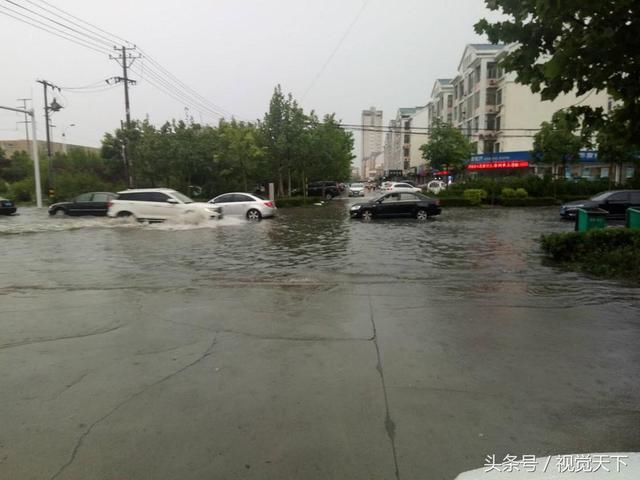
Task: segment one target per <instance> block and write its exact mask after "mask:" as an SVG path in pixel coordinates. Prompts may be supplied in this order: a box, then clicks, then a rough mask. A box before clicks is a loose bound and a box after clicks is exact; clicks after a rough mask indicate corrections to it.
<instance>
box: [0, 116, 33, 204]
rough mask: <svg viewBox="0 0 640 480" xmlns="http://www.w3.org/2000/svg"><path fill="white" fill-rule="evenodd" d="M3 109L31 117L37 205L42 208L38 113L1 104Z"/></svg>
mask: <svg viewBox="0 0 640 480" xmlns="http://www.w3.org/2000/svg"><path fill="white" fill-rule="evenodd" d="M0 109H2V110H10V111H12V112H18V113H24V114H26V115H29V116H30V117H31V131H32V133H33V138H32V140H31V157H32V159H33V175H34V180H35V184H36V205H37V206H38V208H42V188H41V186H40V161H39V158H38V139H37V137H36V114H35V112H34V111H33V109H31V110H22V109H20V108H11V107H3V106H0Z"/></svg>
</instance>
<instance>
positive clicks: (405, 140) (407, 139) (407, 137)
mask: <svg viewBox="0 0 640 480" xmlns="http://www.w3.org/2000/svg"><path fill="white" fill-rule="evenodd" d="M410 142H411V135H409V134H405V136H404V143H410Z"/></svg>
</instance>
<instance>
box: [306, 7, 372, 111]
mask: <svg viewBox="0 0 640 480" xmlns="http://www.w3.org/2000/svg"><path fill="white" fill-rule="evenodd" d="M369 2H370V0H365V2H364V3H363V4H362V7H360V10H359V11H358V13H357V15H356V16H355V18H354V19H353V21H352V22H351V23H350V24H349V26H348V27H347V29H346V30H345V32H344V34H343V35H342V37H340V40H339V41H338V44H337V45H336V46H335V48H334V49H333V51H332V52H331V55H329V58H327V60H326V61H325V62H324V64H323V65H322V67H321V68H320V71H319V72H318V73H317V74H316V76H315V77H313V80H312V81H311V83H310V84H309V86H308V87H307V89H306V90H305V92H304V94H303V95H302V98H301V101H302V100H304V99H305V98H306V96H307V94H308V93H309V92H310V91H311V89H312V88H313V87H314V85H315V84H316V82H317V81H318V79H319V78H320V76H321V75H322V74H323V73H324V71H325V69H326V68H327V66H328V65H329V63H331V60H333V57H334V56H335V55H336V53H338V50H340V47H341V46H342V44H343V43H344V41H345V40H346V38H347V37H348V36H349V33H351V30H352V29H353V27H354V26H355V24H356V23H357V22H358V20H359V19H360V16H361V15H362V12H364V10H365V8H367V5H368V4H369Z"/></svg>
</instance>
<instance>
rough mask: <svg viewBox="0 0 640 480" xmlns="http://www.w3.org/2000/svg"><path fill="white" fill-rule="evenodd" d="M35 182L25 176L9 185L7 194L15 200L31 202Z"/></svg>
mask: <svg viewBox="0 0 640 480" xmlns="http://www.w3.org/2000/svg"><path fill="white" fill-rule="evenodd" d="M35 190H36V184H35V182H34V180H33V178H31V177H29V178H25V179H24V180H20V181H18V182H14V183H12V184H11V185H10V186H9V190H8V191H7V196H8V197H9V198H11V199H12V200H14V201H16V202H31V201H32V200H33V197H34V195H35Z"/></svg>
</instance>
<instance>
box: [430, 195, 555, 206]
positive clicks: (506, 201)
mask: <svg viewBox="0 0 640 480" xmlns="http://www.w3.org/2000/svg"><path fill="white" fill-rule="evenodd" d="M483 201H484V202H486V200H483ZM494 202H495V205H502V206H503V207H544V206H549V205H557V204H558V201H557V200H556V199H555V198H553V197H539V198H536V197H527V198H496V199H495V200H494ZM440 205H442V206H443V207H473V206H477V205H478V202H477V201H476V199H474V198H469V197H468V196H467V197H466V198H465V197H440Z"/></svg>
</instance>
